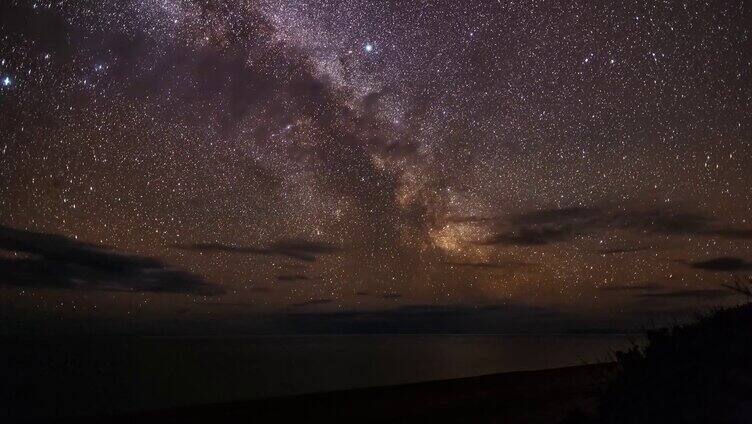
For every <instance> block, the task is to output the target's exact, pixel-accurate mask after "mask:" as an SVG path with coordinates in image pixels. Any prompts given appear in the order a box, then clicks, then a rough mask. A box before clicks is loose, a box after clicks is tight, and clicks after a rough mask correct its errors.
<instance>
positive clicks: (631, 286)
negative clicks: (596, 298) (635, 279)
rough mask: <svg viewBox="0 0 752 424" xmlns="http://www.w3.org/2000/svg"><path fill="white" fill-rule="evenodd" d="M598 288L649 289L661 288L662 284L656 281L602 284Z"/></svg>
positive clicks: (618, 289) (619, 289)
mask: <svg viewBox="0 0 752 424" xmlns="http://www.w3.org/2000/svg"><path fill="white" fill-rule="evenodd" d="M600 289H601V290H605V291H651V290H661V289H663V285H661V284H658V283H644V284H623V285H609V286H602V287H601V288H600Z"/></svg>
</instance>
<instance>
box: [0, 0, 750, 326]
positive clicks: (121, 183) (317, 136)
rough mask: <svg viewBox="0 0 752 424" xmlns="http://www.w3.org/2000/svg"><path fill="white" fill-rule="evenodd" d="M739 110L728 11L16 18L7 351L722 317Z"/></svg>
mask: <svg viewBox="0 0 752 424" xmlns="http://www.w3.org/2000/svg"><path fill="white" fill-rule="evenodd" d="M751 102H752V8H751V7H750V5H749V4H746V3H745V2H744V1H703V2H700V1H687V2H680V1H660V2H659V1H650V2H643V1H609V2H595V3H594V2H585V1H573V2H548V1H506V0H498V1H496V0H494V1H453V2H449V1H421V0H411V1H393V2H380V1H374V0H347V1H334V0H325V1H320V2H318V1H317V2H304V1H294V0H290V1H285V0H260V1H252V0H90V1H86V0H68V1H62V0H59V1H42V0H40V1H32V0H10V1H7V0H6V1H3V2H2V5H1V6H0V134H2V137H0V310H1V311H2V321H3V325H2V328H0V329H1V330H5V331H13V329H14V328H16V327H18V328H21V327H24V326H25V325H31V324H29V323H35V322H36V323H40V322H41V323H50V322H56V323H58V324H59V323H60V322H63V323H65V322H68V323H73V322H85V323H87V324H86V325H91V326H94V325H97V324H101V323H108V324H107V325H108V326H110V327H109V328H115V327H117V328H120V327H118V326H120V325H128V324H127V323H134V322H136V323H140V325H144V326H148V325H154V326H158V325H167V324H165V323H170V324H169V325H171V326H172V327H171V328H181V329H183V330H185V329H188V330H187V331H191V330H190V329H191V328H198V327H196V326H198V325H199V324H197V323H209V324H207V325H222V326H226V327H227V328H233V329H241V330H242V329H253V330H258V329H259V328H262V327H263V328H265V329H266V331H293V332H295V331H309V330H310V331H329V330H331V331H340V330H352V331H359V330H384V331H402V330H404V331H413V330H414V331H450V330H452V331H454V330H458V331H459V330H466V331H471V330H488V331H491V330H498V331H502V330H504V331H507V330H508V331H512V330H519V331H524V330H531V331H533V330H535V329H545V328H553V327H556V326H557V325H558V326H561V327H562V328H568V327H572V326H584V327H601V326H604V325H606V323H625V322H629V323H643V322H645V321H646V320H649V319H651V317H654V316H656V314H669V315H670V314H678V313H681V312H682V311H688V310H691V309H693V308H702V307H710V306H713V305H718V304H727V303H732V302H734V301H735V298H734V297H733V296H731V295H730V292H728V291H726V290H723V289H722V288H721V284H722V283H728V282H733V281H734V279H735V278H744V277H745V276H746V275H749V273H750V272H752V217H750V211H752V190H750V188H749V185H750V182H751V181H752V150H750V149H752V106H750V104H751ZM319 321H326V323H327V324H325V325H323V326H322V327H320V328H319V327H316V326H315V324H311V323H315V322H319ZM45 325H46V324H45ZM202 325H203V324H202ZM312 326H313V327H315V328H313V327H312ZM552 326H553V327H552ZM557 328H558V327H557ZM249 331H250V330H249Z"/></svg>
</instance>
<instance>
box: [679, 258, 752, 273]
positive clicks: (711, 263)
mask: <svg viewBox="0 0 752 424" xmlns="http://www.w3.org/2000/svg"><path fill="white" fill-rule="evenodd" d="M689 265H690V266H691V267H692V268H695V269H702V270H705V271H714V272H735V271H752V262H749V261H747V260H744V259H742V258H735V257H730V256H724V257H719V258H713V259H708V260H706V261H698V262H689Z"/></svg>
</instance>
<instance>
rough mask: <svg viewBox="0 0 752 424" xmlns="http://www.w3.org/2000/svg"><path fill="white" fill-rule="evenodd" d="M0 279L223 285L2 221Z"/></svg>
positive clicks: (175, 287)
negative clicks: (10, 225)
mask: <svg viewBox="0 0 752 424" xmlns="http://www.w3.org/2000/svg"><path fill="white" fill-rule="evenodd" d="M0 250H6V251H8V252H10V253H11V255H10V256H6V257H0V284H5V285H12V286H18V287H44V288H58V289H73V290H108V291H133V292H172V293H191V294H202V295H216V294H221V293H223V292H224V290H223V289H222V288H221V287H220V286H217V285H213V284H209V283H207V282H206V281H204V280H203V279H202V278H201V277H200V276H198V275H195V274H192V273H189V272H185V271H181V270H177V269H175V268H173V267H171V266H169V265H167V264H164V263H162V262H161V261H159V260H157V259H154V258H149V257H144V256H137V255H131V254H125V253H120V252H116V251H114V250H113V249H111V248H109V247H106V246H101V245H96V244H90V243H83V242H80V241H77V240H74V239H71V238H68V237H65V236H61V235H56V234H47V233H38V232H33V231H25V230H17V229H13V228H9V227H4V226H0Z"/></svg>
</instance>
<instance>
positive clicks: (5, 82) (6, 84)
mask: <svg viewBox="0 0 752 424" xmlns="http://www.w3.org/2000/svg"><path fill="white" fill-rule="evenodd" d="M12 82H13V81H12V80H11V79H10V77H5V78H3V86H4V87H10V84H11V83H12Z"/></svg>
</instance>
